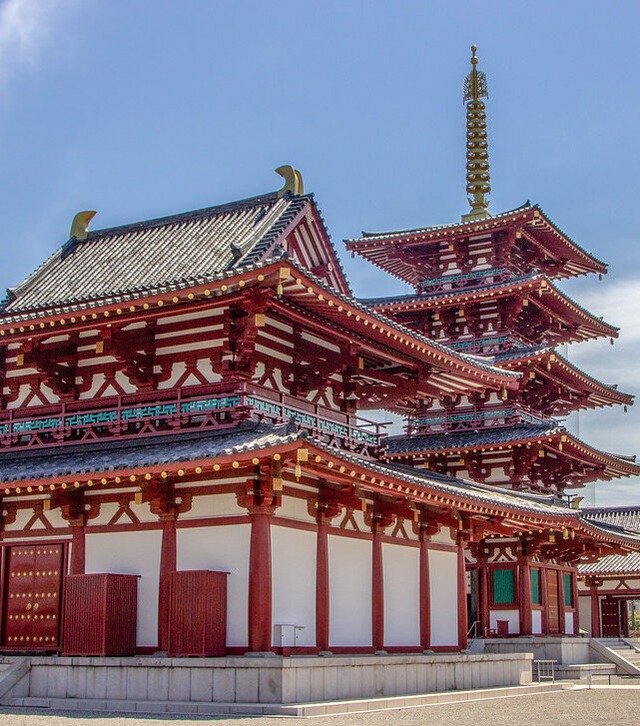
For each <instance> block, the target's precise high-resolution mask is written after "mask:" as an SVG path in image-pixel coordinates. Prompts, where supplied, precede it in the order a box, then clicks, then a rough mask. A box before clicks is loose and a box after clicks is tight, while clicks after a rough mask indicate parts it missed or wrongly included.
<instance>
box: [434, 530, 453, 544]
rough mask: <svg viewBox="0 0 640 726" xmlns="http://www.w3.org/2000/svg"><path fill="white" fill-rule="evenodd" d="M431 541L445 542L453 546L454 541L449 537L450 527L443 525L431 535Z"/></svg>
mask: <svg viewBox="0 0 640 726" xmlns="http://www.w3.org/2000/svg"><path fill="white" fill-rule="evenodd" d="M431 541H432V542H436V543H437V544H445V545H452V546H455V544H456V543H455V541H454V540H452V539H451V529H450V528H449V527H443V528H442V529H441V530H440V531H439V532H438V533H437V534H434V535H432V536H431Z"/></svg>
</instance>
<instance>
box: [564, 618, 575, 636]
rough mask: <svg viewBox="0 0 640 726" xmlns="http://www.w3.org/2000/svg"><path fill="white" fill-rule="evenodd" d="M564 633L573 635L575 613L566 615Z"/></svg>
mask: <svg viewBox="0 0 640 726" xmlns="http://www.w3.org/2000/svg"><path fill="white" fill-rule="evenodd" d="M564 632H565V633H566V634H567V635H572V634H573V613H565V614H564Z"/></svg>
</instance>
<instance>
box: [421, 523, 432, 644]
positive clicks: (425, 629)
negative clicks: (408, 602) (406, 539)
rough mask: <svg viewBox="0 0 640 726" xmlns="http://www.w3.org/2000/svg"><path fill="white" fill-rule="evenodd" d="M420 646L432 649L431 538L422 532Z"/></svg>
mask: <svg viewBox="0 0 640 726" xmlns="http://www.w3.org/2000/svg"><path fill="white" fill-rule="evenodd" d="M420 646H421V648H422V650H430V649H431V580H430V578H429V538H428V536H427V533H426V532H424V531H421V532H420Z"/></svg>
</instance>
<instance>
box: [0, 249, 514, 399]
mask: <svg viewBox="0 0 640 726" xmlns="http://www.w3.org/2000/svg"><path fill="white" fill-rule="evenodd" d="M254 289H257V290H258V291H260V290H264V291H268V290H269V289H270V290H271V293H272V295H271V298H270V299H271V300H273V304H274V306H275V307H280V306H284V307H287V306H288V310H289V312H290V313H291V312H292V311H293V312H295V310H296V309H297V310H298V311H299V317H300V320H301V321H302V322H303V323H304V324H305V326H308V327H311V328H313V327H315V328H316V329H317V330H320V331H323V333H324V334H326V331H327V329H331V330H332V331H335V332H337V333H339V334H340V335H341V336H342V338H343V339H344V340H348V339H353V340H355V341H356V342H357V343H358V344H359V345H361V347H362V349H363V351H364V352H365V354H366V351H367V350H369V351H371V354H372V355H376V356H378V357H382V358H384V359H387V360H389V361H390V362H394V363H398V364H401V365H404V366H406V367H407V369H408V370H413V371H418V373H419V375H421V376H422V377H423V378H425V380H426V379H427V378H429V377H430V380H429V386H430V390H429V395H431V393H432V392H434V391H436V390H439V389H440V388H443V389H444V390H445V391H453V392H472V391H474V390H482V389H486V388H493V389H501V388H508V389H515V388H517V385H518V377H519V376H518V375H514V374H513V373H509V372H506V371H505V372H504V373H503V372H501V371H500V369H497V368H495V367H491V366H488V365H479V364H478V363H476V362H475V361H474V360H472V359H470V358H468V357H466V356H464V355H462V354H456V353H455V352H453V351H448V350H447V349H445V348H443V347H442V346H438V345H436V344H433V343H432V342H430V341H429V340H427V339H425V338H423V337H422V336H419V335H417V334H414V333H412V332H411V331H409V330H406V329H404V328H401V327H400V326H398V325H397V324H396V323H394V322H392V321H390V320H387V319H385V318H382V317H380V316H378V315H376V314H375V313H372V312H370V311H368V310H367V309H366V308H363V307H362V306H358V305H357V304H355V302H353V301H352V300H351V299H350V298H345V297H344V296H342V295H340V294H339V293H337V292H336V291H333V290H331V289H330V288H327V287H326V286H325V285H323V284H322V283H320V282H319V281H318V280H316V279H315V278H312V277H309V276H308V275H307V274H306V273H305V272H304V271H303V270H300V269H299V268H296V267H295V266H294V265H291V264H289V265H283V264H282V263H281V262H274V263H271V264H267V265H262V266H257V267H255V268H254V269H247V270H240V271H235V272H234V274H233V275H231V274H229V275H225V277H223V278H221V279H218V280H215V281H213V282H211V283H209V284H207V285H196V286H193V287H185V289H184V290H180V291H174V290H172V291H171V292H170V293H163V294H155V295H149V296H142V295H141V296H140V298H139V299H138V300H136V301H131V302H130V304H129V305H123V304H122V302H113V303H108V304H103V305H99V304H96V305H95V307H94V306H90V305H87V306H86V307H85V308H82V307H80V306H77V309H76V310H74V311H73V314H71V315H63V314H61V313H56V314H48V315H42V316H40V317H38V318H36V319H31V320H30V321H29V322H28V321H27V320H21V321H20V324H17V323H9V322H5V323H4V324H3V323H2V322H1V320H0V339H1V340H3V342H4V341H6V342H9V341H20V340H23V339H24V338H25V337H26V338H42V339H46V338H47V337H51V336H52V335H54V334H59V332H60V331H63V332H65V333H66V332H67V331H69V330H72V329H74V330H79V329H85V330H86V329H94V328H95V327H99V328H101V329H103V330H104V329H105V325H108V324H113V325H114V327H118V324H116V323H115V322H114V319H120V320H121V321H122V322H120V320H119V325H120V326H121V327H123V326H125V325H127V324H129V323H132V322H136V321H138V320H142V319H143V320H145V321H146V322H147V324H148V325H152V324H153V320H154V319H157V318H158V317H160V316H161V315H163V314H166V312H167V309H168V308H174V307H175V308H177V309H180V312H187V311H188V310H190V309H193V310H195V309H196V308H197V309H200V307H199V306H203V307H206V306H209V305H211V304H212V303H214V302H215V301H217V302H218V304H220V302H221V301H224V302H229V303H231V301H232V300H233V299H237V300H243V301H246V299H247V298H246V296H247V295H253V296H255V295H256V294H259V292H258V293H257V292H256V291H255V290H254ZM273 293H275V294H273ZM160 308H161V309H162V310H160ZM106 319H109V320H108V322H107V320H106ZM143 352H144V351H143ZM425 372H426V373H427V374H428V375H424V373H425Z"/></svg>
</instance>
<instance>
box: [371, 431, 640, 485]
mask: <svg viewBox="0 0 640 726" xmlns="http://www.w3.org/2000/svg"><path fill="white" fill-rule="evenodd" d="M424 440H425V446H424V448H421V447H420V445H419V444H416V443H415V440H414V441H413V443H412V448H411V449H410V450H409V449H408V450H407V451H400V450H397V451H393V452H391V453H383V457H384V458H385V459H386V460H388V461H397V462H404V463H412V464H414V465H416V464H421V463H422V464H424V465H426V466H428V468H435V469H436V470H437V471H441V472H442V473H449V474H452V475H456V474H457V473H458V472H460V471H463V470H467V471H470V469H469V468H468V467H471V469H472V470H473V474H472V477H474V478H477V479H478V480H479V481H484V480H486V479H487V478H488V476H489V474H490V472H491V470H492V469H493V468H495V467H498V468H502V469H503V470H504V474H505V478H506V479H507V480H509V481H512V482H514V483H518V482H520V481H521V480H522V478H525V479H528V480H529V481H533V482H536V481H543V482H545V484H544V487H542V488H546V489H548V488H549V484H553V485H554V486H556V487H558V488H559V489H562V488H564V487H569V488H571V487H580V486H583V485H584V484H585V483H587V482H590V481H595V480H598V479H602V480H605V481H608V480H610V479H614V478H620V477H623V476H638V475H640V465H638V464H636V463H635V461H634V460H630V459H621V458H617V457H614V456H612V455H611V454H607V453H605V452H601V451H598V450H596V449H593V448H592V447H590V446H587V445H586V444H584V443H583V442H582V441H580V440H579V439H576V438H575V437H573V436H571V435H570V434H568V433H567V432H566V431H563V430H561V429H560V430H557V431H555V432H552V433H549V434H544V435H541V436H536V437H535V438H525V439H523V438H517V437H516V436H514V437H513V439H511V440H507V441H500V442H499V443H495V444H491V443H486V444H484V445H481V446H478V445H473V444H471V445H462V446H460V445H459V446H455V447H453V446H452V447H451V448H446V449H445V448H443V449H434V448H432V446H431V445H430V444H429V437H428V436H425V437H424ZM505 456H506V457H509V461H510V463H509V464H504V463H503V462H502V459H504V457H505Z"/></svg>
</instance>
